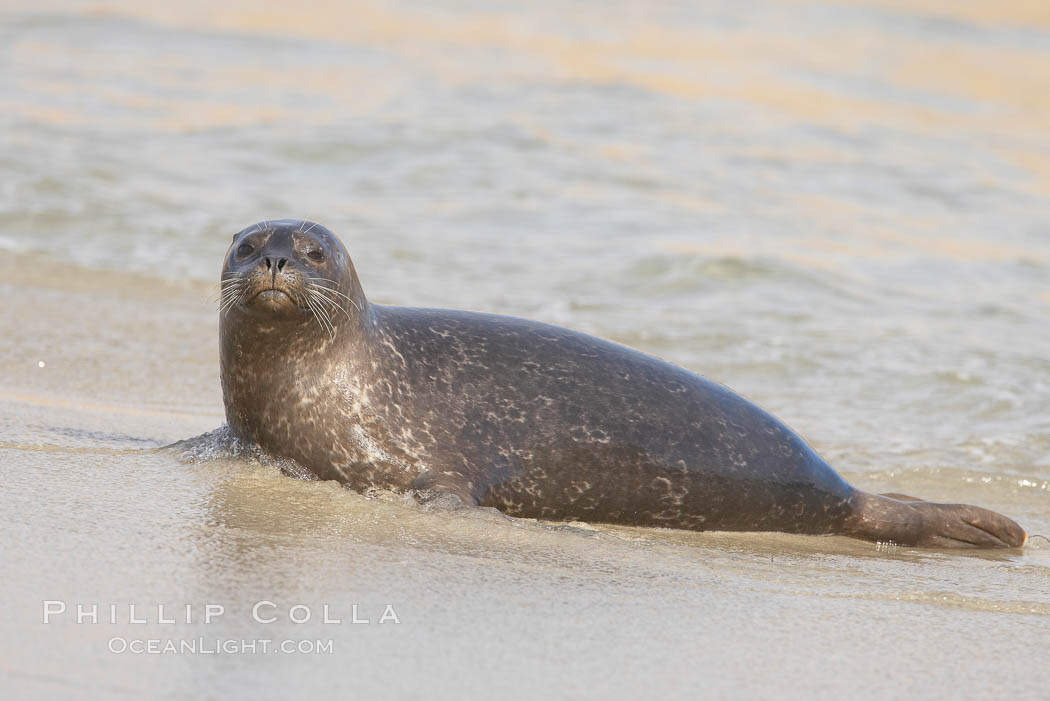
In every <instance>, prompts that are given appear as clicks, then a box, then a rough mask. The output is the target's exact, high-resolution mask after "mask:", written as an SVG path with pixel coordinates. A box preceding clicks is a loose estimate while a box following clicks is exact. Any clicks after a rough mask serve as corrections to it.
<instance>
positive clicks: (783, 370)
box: [0, 0, 1050, 699]
mask: <svg viewBox="0 0 1050 701" xmlns="http://www.w3.org/2000/svg"><path fill="white" fill-rule="evenodd" d="M1048 7H1050V6H1047V5H1046V4H1045V3H1040V2H1026V1H1024V0H1018V1H1015V2H1003V3H995V4H992V3H987V4H982V3H958V2H947V1H941V0H919V1H918V2H910V3H904V2H897V1H896V0H867V1H862V0H828V1H814V2H803V1H802V0H797V1H795V0H783V1H780V2H757V3H748V4H747V5H746V7H745V6H742V5H741V4H740V3H729V2H696V3H684V2H683V3H679V2H644V3H643V2H623V1H617V0H610V1H609V2H570V3H561V2H557V3H556V2H545V1H541V2H516V1H510V0H507V1H504V2H493V3H468V2H428V3H409V2H387V1H377V2H371V3H367V4H362V3H333V2H313V3H310V2H308V3H298V4H292V5H287V4H282V3H275V2H271V1H269V0H265V1H262V2H247V1H246V0H245V1H244V2H234V3H226V4H222V5H214V4H212V3H205V2H201V1H199V0H192V1H191V2H187V3H181V4H179V5H177V6H176V5H169V4H161V3H153V2H136V3H131V2H125V1H123V0H117V1H112V2H105V1H101V2H93V1H84V2H76V1H73V0H68V1H62V0H48V1H46V2H43V3H28V2H26V3H14V4H11V3H7V4H5V5H3V6H2V7H0V253H2V257H0V291H2V294H3V301H4V303H3V305H2V306H0V349H2V351H3V352H2V353H0V470H2V475H3V480H2V487H0V493H2V499H0V523H2V524H3V528H4V538H3V539H2V545H0V559H2V561H3V563H4V573H5V576H4V577H3V579H2V580H0V594H2V597H0V599H2V601H3V602H4V615H3V616H2V617H0V630H2V635H0V674H2V677H0V693H2V695H3V697H4V698H46V697H66V698H77V697H82V698H91V699H98V698H121V697H129V698H142V697H143V696H150V697H158V698H173V699H174V698H194V699H196V698H214V697H222V698H256V697H259V696H270V695H274V696H291V695H295V696H305V695H308V694H314V695H319V694H324V693H329V694H330V693H333V692H339V693H344V694H345V695H352V696H354V697H361V698H419V697H427V698H438V699H444V698H463V697H481V696H486V697H499V698H502V697H511V698H567V697H581V696H583V697H602V698H638V697H643V696H644V697H655V696H663V697H672V698H695V697H697V696H704V697H712V698H720V697H733V698H740V697H749V698H750V697H753V698H795V697H802V696H806V697H817V698H822V697H823V698H827V697H838V696H842V695H846V694H848V695H849V696H851V697H857V698H886V697H899V696H903V695H905V694H907V695H909V696H911V697H916V698H930V699H949V698H955V697H957V696H958V695H959V694H960V693H965V694H966V695H968V696H974V697H983V698H989V697H995V698H1042V697H1045V695H1046V693H1047V691H1046V689H1047V688H1048V684H1050V671H1048V665H1047V662H1046V642H1047V640H1048V639H1050V542H1048V541H1046V540H1042V539H1038V538H1036V539H1033V540H1032V541H1030V543H1029V544H1028V545H1027V546H1026V548H1025V549H1023V550H1020V551H1007V552H994V553H993V552H982V553H967V552H937V551H922V550H915V549H908V548H892V547H891V548H887V547H884V546H878V545H875V544H870V543H864V542H860V541H854V540H850V539H846V538H839V537H828V538H822V537H803V536H792V535H784V534H739V533H737V534H726V533H682V532H674V531H662V530H646V529H628V528H612V527H605V526H591V525H587V524H575V525H572V526H564V525H558V524H546V523H537V522H532V521H527V520H526V521H522V520H518V521H512V520H508V519H505V518H502V517H500V516H498V515H495V514H491V513H488V512H484V511H478V512H462V511H455V512H448V511H442V510H441V509H426V508H422V507H420V506H417V505H414V504H411V503H406V502H405V501H403V500H400V499H398V498H396V497H393V496H389V495H387V496H384V497H381V498H373V499H368V498H365V497H363V496H361V495H357V494H354V493H351V492H348V491H346V490H344V489H341V488H339V487H337V486H335V485H333V484H330V483H308V482H299V481H296V480H293V479H290V478H288V477H284V476H282V475H280V474H278V473H277V472H276V471H275V470H274V469H273V468H272V467H268V466H266V465H261V464H258V463H255V462H252V461H249V460H234V459H219V460H180V459H179V458H178V457H177V456H176V455H173V454H172V453H170V452H165V451H157V450H155V449H156V448H159V447H160V446H163V445H165V444H168V443H171V442H172V441H176V440H179V439H183V438H187V437H190V436H194V435H196V434H200V433H203V432H205V431H209V430H211V429H214V428H215V427H217V426H219V425H220V424H221V423H222V421H223V408H222V401H221V394H220V390H219V378H218V348H217V312H216V308H217V307H216V299H217V296H218V284H217V279H218V273H219V269H220V267H221V262H222V257H223V253H224V252H225V250H226V247H227V245H228V243H229V239H230V236H231V235H232V234H233V233H235V232H236V231H238V230H240V229H241V228H243V227H245V226H247V225H249V224H251V223H253V222H256V221H259V220H263V219H273V218H279V217H304V218H306V217H308V218H312V219H314V220H317V221H320V222H322V223H324V224H325V225H326V226H328V227H329V228H330V229H332V230H333V231H335V232H337V233H338V234H339V235H340V236H341V237H342V239H343V241H344V242H345V243H346V245H347V248H348V250H349V251H350V253H351V255H352V256H353V258H354V261H355V265H356V267H357V270H358V272H359V274H360V277H361V279H362V283H363V285H364V288H365V291H366V293H367V294H368V295H369V296H370V298H372V299H374V300H376V301H378V302H382V303H392V304H406V305H419V306H441V307H457V308H469V309H479V310H486V311H494V312H500V313H506V314H514V315H519V316H526V317H530V318H536V319H541V320H544V321H549V322H553V323H557V324H562V325H566V326H570V327H572V328H576V329H579V330H582V331H585V332H588V333H593V334H597V335H600V336H603V337H607V338H611V339H614V340H617V341H620V342H623V343H627V344H629V345H632V346H635V347H637V348H640V349H642V350H645V351H647V352H650V353H654V354H656V355H659V356H661V357H664V358H666V359H668V360H671V361H673V362H676V363H679V364H681V365H683V366H686V367H689V368H691V369H693V370H696V371H698V372H700V373H702V374H704V375H707V376H709V377H712V378H714V379H717V380H719V381H721V382H724V383H726V384H728V385H729V386H731V387H733V388H734V389H736V390H737V391H740V392H742V393H743V394H745V395H747V396H748V397H750V398H751V399H753V400H755V401H756V402H758V403H759V404H760V405H762V406H764V407H765V408H767V409H769V410H771V411H773V412H774V413H775V414H777V415H778V416H779V417H780V418H781V419H783V420H784V421H786V422H787V423H788V424H789V425H791V426H792V427H794V428H795V429H796V430H797V431H799V432H800V433H801V434H802V435H803V436H805V437H806V438H807V439H808V440H809V441H810V442H811V443H812V444H813V445H814V446H815V447H816V448H817V449H818V450H819V451H820V452H821V453H822V454H823V455H824V456H825V457H826V458H828V460H829V462H831V464H832V465H833V466H835V467H836V469H837V470H839V471H840V472H841V473H842V474H843V475H844V476H845V477H846V478H847V479H848V480H849V481H850V482H851V483H853V484H854V485H856V486H858V487H861V488H863V489H868V490H871V491H882V492H886V491H897V492H905V493H909V494H916V495H919V496H923V497H926V498H930V499H935V500H939V501H960V502H967V503H976V504H979V505H982V506H986V507H989V508H993V509H995V510H998V511H1001V512H1002V513H1005V514H1007V515H1009V516H1011V517H1013V518H1015V519H1016V520H1017V521H1018V522H1020V523H1021V524H1022V525H1023V526H1024V527H1025V528H1026V529H1027V530H1028V531H1029V533H1035V534H1040V533H1041V534H1047V535H1050V130H1048V129H1047V125H1048V124H1050V9H1048ZM45 602H52V603H51V604H46V603H45ZM55 602H62V604H63V605H64V606H65V608H66V611H65V612H63V613H54V615H52V616H50V619H49V622H47V623H44V617H45V612H46V611H47V610H51V611H57V609H58V608H59V604H58V603H55ZM259 602H272V604H273V605H272V606H270V605H269V603H263V604H262V605H261V608H259V609H257V611H256V613H257V614H259V616H258V617H259V618H262V619H268V618H269V616H268V615H267V614H268V613H272V614H273V615H274V617H275V618H276V620H275V621H273V622H270V623H263V622H260V621H259V620H256V618H253V616H252V608H253V606H254V605H256V604H258V603H259ZM77 605H81V606H82V607H90V606H91V605H96V606H97V609H96V613H97V619H98V622H97V623H91V622H90V618H86V619H84V620H83V622H81V623H77V620H76V607H77ZM111 605H112V606H114V607H115V608H114V609H113V613H112V618H113V619H114V620H115V622H112V623H111V622H109V619H110V617H111V611H110V606H111ZM131 605H135V606H136V612H135V613H132V612H131V611H130V610H129V607H130V606H131ZM162 605H163V606H164V607H165V612H164V613H162V612H161V611H159V610H158V607H159V606H162ZM209 605H210V606H222V607H223V613H222V615H215V614H214V613H213V620H211V621H210V622H207V623H205V622H204V620H203V617H204V615H205V613H206V607H208V606H209ZM48 606H50V609H48ZM187 606H189V607H190V612H191V615H190V618H191V621H190V622H186V620H185V617H186V616H185V609H186V607H187ZM326 606H327V607H328V614H329V616H328V617H329V619H331V620H334V619H339V620H340V623H325V622H324V618H325V613H324V609H325V607H326ZM296 607H298V608H296ZM355 607H356V614H355V613H354V612H355ZM388 608H389V611H388ZM304 610H306V611H309V612H310V620H308V621H305V622H302V623H297V622H294V621H295V619H297V618H302V616H303V615H304ZM391 611H392V612H393V613H394V616H395V618H396V620H392V619H390V618H389V615H388V616H387V620H385V621H384V622H382V623H380V619H382V618H383V617H384V614H389V613H390V612H391ZM260 612H261V613H260ZM172 616H174V618H175V619H177V620H176V622H174V623H165V622H161V619H165V620H167V619H168V618H169V617H172ZM140 618H144V619H145V620H146V623H135V622H133V619H134V620H138V619H140ZM354 618H357V619H359V620H364V619H367V620H368V621H369V623H353V622H351V621H353V619H354ZM150 640H157V641H161V642H159V643H156V645H159V646H163V642H164V641H168V640H175V641H194V640H198V641H201V642H199V643H198V644H199V645H200V647H201V648H203V649H205V650H210V649H214V648H216V647H221V646H222V644H223V643H222V642H221V641H224V640H227V641H234V642H235V643H237V644H238V645H240V644H241V643H242V642H243V641H252V640H256V641H257V640H271V641H273V642H272V643H271V644H273V645H277V644H279V643H280V642H282V641H285V640H291V641H293V642H294V643H295V645H296V646H298V645H300V644H302V645H303V646H304V650H303V651H301V652H298V651H297V652H295V653H285V652H272V651H270V650H267V651H266V652H263V651H261V643H257V645H256V652H254V653H253V652H250V651H244V650H243V649H239V650H237V651H233V652H229V651H223V650H219V651H218V652H215V653H208V652H203V651H201V650H197V651H196V652H185V651H183V652H167V653H162V654H152V653H149V652H145V653H142V654H139V653H137V652H135V651H133V650H132V649H131V648H133V647H137V646H143V648H142V649H145V647H144V646H146V645H147V644H148V643H147V642H146V641H150ZM115 641H116V642H115ZM121 641H123V643H122V642H121ZM122 644H126V645H127V646H128V649H125V650H120V646H121V645H122ZM297 649H298V648H297ZM115 650H116V651H115Z"/></svg>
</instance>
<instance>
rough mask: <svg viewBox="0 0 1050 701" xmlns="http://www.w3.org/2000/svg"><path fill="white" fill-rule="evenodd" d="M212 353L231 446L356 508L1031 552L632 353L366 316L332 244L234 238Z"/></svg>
mask: <svg viewBox="0 0 1050 701" xmlns="http://www.w3.org/2000/svg"><path fill="white" fill-rule="evenodd" d="M220 346H221V372H222V387H223V397H224V401H225V405H226V417H227V421H228V423H229V427H230V430H231V431H232V433H233V434H234V435H235V436H237V437H238V438H240V439H243V440H246V441H250V442H253V443H256V444H258V445H259V446H260V447H261V448H262V449H263V450H265V451H266V452H268V453H271V454H273V455H275V456H278V457H281V458H285V459H289V460H293V461H294V462H295V463H296V464H298V465H299V466H301V467H302V468H303V471H304V472H305V473H306V474H309V475H311V476H312V477H314V478H317V479H325V480H328V479H334V480H338V481H340V482H342V483H343V484H345V485H346V486H348V487H350V488H352V489H355V490H358V491H364V490H366V489H369V488H372V487H375V488H381V489H391V490H408V489H420V490H423V489H428V490H435V491H437V492H444V493H448V494H452V495H455V496H456V497H458V498H459V499H460V500H462V501H463V502H464V503H466V504H471V505H481V506H491V507H495V508H497V509H499V510H501V511H503V512H504V513H506V514H509V515H511V516H524V517H535V518H542V519H550V520H570V521H571V520H583V521H591V522H606V523H619V524H628V525H637V526H661V527H668V528H683V529H692V530H743V531H784V532H790V533H809V534H843V535H849V536H853V537H857V538H864V539H868V540H878V541H892V542H895V543H898V544H901V545H919V546H932V547H966V546H978V547H1018V546H1020V545H1022V544H1023V543H1024V541H1025V538H1026V536H1025V532H1024V531H1023V530H1022V529H1021V528H1020V527H1019V526H1018V525H1017V524H1016V523H1014V522H1013V521H1011V520H1010V519H1008V518H1006V517H1004V516H1001V515H999V514H997V513H994V512H992V511H988V510H986V509H982V508H979V507H975V506H968V505H962V504H937V503H932V502H925V501H921V500H913V499H912V498H910V497H904V496H902V495H874V494H868V493H865V492H862V491H860V490H857V489H854V488H853V487H851V486H850V485H849V484H847V483H846V482H845V481H844V480H843V479H842V478H841V477H840V476H839V475H838V474H837V473H836V472H835V471H834V470H832V469H831V467H829V466H828V464H827V463H826V462H825V461H824V460H823V459H822V458H821V457H820V456H819V455H817V453H816V452H815V451H814V450H813V449H812V448H810V446H809V445H808V444H807V443H806V442H805V441H804V440H803V439H802V438H800V437H799V436H798V435H797V434H795V433H794V432H793V431H792V430H791V429H789V428H788V427H787V426H785V425H784V424H783V423H781V422H780V421H779V420H778V419H776V418H775V417H774V416H772V415H771V414H769V413H767V412H765V411H764V410H762V409H761V408H759V407H758V406H756V405H754V404H753V403H751V402H749V401H748V400H746V399H744V398H743V397H741V396H739V395H737V394H735V393H734V392H732V391H731V390H729V389H728V388H726V387H724V386H722V385H720V384H718V383H715V382H712V381H710V380H708V379H706V378H704V377H702V376H700V375H697V374H695V373H693V372H690V371H688V370H685V369H683V368H680V367H678V366H676V365H673V364H671V363H668V362H665V361H663V360H660V359H658V358H655V357H652V356H649V355H646V354H644V353H641V352H639V351H636V350H633V349H631V348H628V347H626V346H622V345H619V344H616V343H612V342H610V341H606V340H602V339H599V338H594V337H592V336H588V335H585V334H582V333H578V332H575V331H571V330H568V329H564V328H560V327H557V326H552V325H549V324H544V323H540V322H535V321H528V320H525V319H517V318H513V317H507V316H500V315H495V314H484V313H477V312H466V311H454V310H443V309H423V308H414V307H395V306H383V305H378V304H373V303H371V302H369V301H368V299H367V298H366V297H365V295H364V292H363V290H362V288H361V284H360V282H359V280H358V277H357V274H356V272H355V270H354V267H353V263H352V262H351V260H350V257H349V255H348V254H347V252H346V250H345V248H344V247H343V245H342V243H341V242H340V241H339V239H338V238H336V236H335V235H334V234H332V233H331V232H330V231H328V230H327V229H325V228H324V227H323V226H320V225H318V224H315V223H312V222H305V221H298V220H280V221H272V222H263V223H261V224H257V225H254V226H252V227H249V228H247V229H245V230H243V231H241V232H240V233H238V234H237V235H235V236H234V239H233V243H232V245H231V246H230V250H229V252H228V254H227V257H226V261H225V264H224V266H223V272H222V309H221V325H220ZM895 497H896V498H895Z"/></svg>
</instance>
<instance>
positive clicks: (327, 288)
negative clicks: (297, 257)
mask: <svg viewBox="0 0 1050 701" xmlns="http://www.w3.org/2000/svg"><path fill="white" fill-rule="evenodd" d="M310 279H311V280H325V279H326V278H323V277H314V278H310ZM328 282H335V281H334V280H328ZM310 286H311V287H312V288H314V289H321V290H324V291H326V292H331V293H333V294H337V295H339V296H340V297H342V298H343V299H345V300H346V301H348V302H350V304H352V305H354V307H356V308H357V311H361V307H359V306H358V305H357V302H355V301H354V300H353V299H352V298H351V297H347V296H346V295H344V294H343V293H342V292H340V291H339V290H335V289H332V288H331V287H325V286H324V285H318V284H316V283H313V284H311V285H310Z"/></svg>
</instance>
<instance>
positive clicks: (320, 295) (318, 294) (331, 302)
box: [307, 285, 354, 322]
mask: <svg viewBox="0 0 1050 701" xmlns="http://www.w3.org/2000/svg"><path fill="white" fill-rule="evenodd" d="M320 290H328V291H329V292H332V291H333V290H330V289H328V288H327V287H318V286H317V285H310V286H309V287H308V288H307V291H308V292H309V293H310V294H312V295H315V296H316V297H318V298H320V299H322V300H324V301H325V302H327V303H328V304H329V305H331V306H332V307H334V308H335V309H338V310H339V311H341V312H342V313H343V314H344V315H346V319H347V321H350V322H353V320H354V319H353V317H351V316H350V312H348V311H346V309H345V308H344V307H343V305H342V304H340V303H339V300H338V299H332V298H331V297H328V296H327V295H325V294H324V293H323V292H321V291H320ZM350 301H353V300H350Z"/></svg>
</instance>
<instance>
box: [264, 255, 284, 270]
mask: <svg viewBox="0 0 1050 701" xmlns="http://www.w3.org/2000/svg"><path fill="white" fill-rule="evenodd" d="M263 262H264V263H266V269H267V270H271V271H273V272H274V273H279V272H281V271H282V270H284V266H285V264H286V263H287V262H288V259H287V258H270V257H269V256H267V257H266V258H263Z"/></svg>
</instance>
